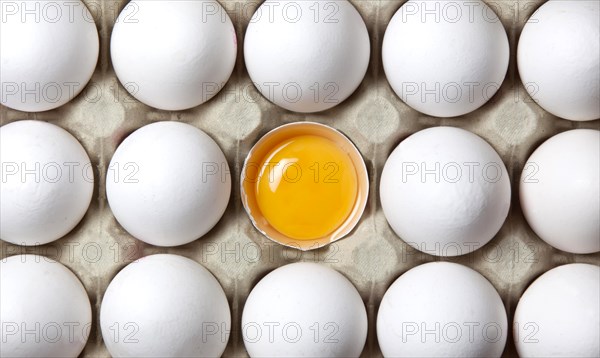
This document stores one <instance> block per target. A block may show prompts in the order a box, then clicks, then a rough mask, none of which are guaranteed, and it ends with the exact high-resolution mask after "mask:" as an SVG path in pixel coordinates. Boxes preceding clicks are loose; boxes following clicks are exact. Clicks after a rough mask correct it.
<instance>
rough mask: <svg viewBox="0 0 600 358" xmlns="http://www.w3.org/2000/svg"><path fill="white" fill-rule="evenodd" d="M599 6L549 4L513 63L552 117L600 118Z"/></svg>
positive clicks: (591, 2)
mask: <svg viewBox="0 0 600 358" xmlns="http://www.w3.org/2000/svg"><path fill="white" fill-rule="evenodd" d="M598 38H600V2H599V1H597V0H578V1H564V0H550V1H548V2H546V3H544V4H543V5H542V6H541V7H540V8H539V9H538V10H537V11H536V12H535V13H534V14H533V15H532V16H531V18H530V19H529V20H528V21H527V24H526V25H525V27H524V28H523V32H522V33H521V37H520V39H519V47H518V50H517V64H518V67H519V75H520V76H521V80H522V81H523V85H524V86H525V89H526V90H527V92H528V93H529V95H530V96H531V97H532V98H533V99H534V100H535V101H536V102H537V103H538V104H539V105H540V106H541V107H542V108H544V109H545V110H546V111H548V112H550V113H552V114H554V115H555V116H558V117H562V118H566V119H570V120H574V121H589V120H594V119H598V118H600V84H599V83H600V42H599V41H598Z"/></svg>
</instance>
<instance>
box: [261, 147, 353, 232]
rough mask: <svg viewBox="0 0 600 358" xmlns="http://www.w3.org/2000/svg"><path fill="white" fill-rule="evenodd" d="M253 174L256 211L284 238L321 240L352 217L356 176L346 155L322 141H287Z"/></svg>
mask: <svg viewBox="0 0 600 358" xmlns="http://www.w3.org/2000/svg"><path fill="white" fill-rule="evenodd" d="M259 168H260V170H259V174H258V180H257V181H256V188H255V189H256V200H257V203H258V207H259V208H260V211H261V212H262V214H263V216H264V218H265V219H266V220H267V221H268V222H269V224H270V225H271V226H272V227H273V228H275V229H276V230H277V231H279V232H280V233H281V234H283V235H285V236H287V237H290V238H292V239H296V240H313V239H318V238H321V237H324V236H326V235H329V234H331V233H333V232H335V231H336V229H338V228H339V227H340V226H341V225H342V224H343V223H344V222H345V221H346V219H347V218H348V217H349V216H350V214H351V213H352V210H353V208H354V204H355V202H356V199H357V193H358V176H357V173H356V170H355V168H354V164H353V162H352V160H351V159H350V157H349V155H348V154H347V153H346V152H345V151H344V150H343V149H341V148H340V147H339V146H338V145H336V143H335V142H333V141H331V140H329V139H327V138H323V137H320V136H316V135H299V136H297V137H293V138H291V139H287V140H286V141H283V142H281V143H279V144H278V145H276V146H275V147H274V148H272V149H271V150H270V152H269V153H268V154H267V155H266V156H265V158H264V160H263V162H262V163H261V165H260V167H259Z"/></svg>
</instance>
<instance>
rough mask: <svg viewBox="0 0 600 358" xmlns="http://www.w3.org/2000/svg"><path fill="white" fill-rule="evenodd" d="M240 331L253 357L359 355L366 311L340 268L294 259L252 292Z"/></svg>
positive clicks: (365, 323) (363, 342) (270, 274)
mask: <svg viewBox="0 0 600 358" xmlns="http://www.w3.org/2000/svg"><path fill="white" fill-rule="evenodd" d="M242 336H243V338H244V345H245V346H246V350H247V351H248V354H249V355H250V356H251V357H358V356H360V354H361V352H362V350H363V346H364V345H365V340H366V338H367V312H366V310H365V306H364V303H363V301H362V299H361V297H360V295H359V293H358V291H357V290H356V288H354V286H353V285H352V283H351V282H350V281H348V279H346V278H345V277H344V276H343V275H342V274H340V273H339V272H337V271H335V270H333V269H330V268H328V267H326V266H323V265H319V264H315V263H306V262H300V263H293V264H289V265H286V266H283V267H280V268H278V269H276V270H275V271H272V272H271V273H269V274H268V275H267V276H265V277H264V278H263V279H262V280H260V282H259V283H258V284H257V285H256V286H255V287H254V289H253V290H252V292H250V295H249V296H248V300H247V301H246V304H245V306H244V311H243V313H242Z"/></svg>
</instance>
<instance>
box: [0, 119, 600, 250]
mask: <svg viewBox="0 0 600 358" xmlns="http://www.w3.org/2000/svg"><path fill="white" fill-rule="evenodd" d="M299 124H300V123H299ZM303 124H306V123H303ZM288 126H290V125H288ZM291 126H294V125H293V124H292V125H291ZM320 127H326V126H322V125H320ZM0 139H1V150H2V158H1V161H2V177H3V181H2V184H1V187H0V188H1V195H2V203H1V205H2V211H1V214H0V215H1V221H2V227H1V229H0V238H1V239H2V240H5V241H8V242H11V243H14V244H17V245H40V244H46V243H49V242H51V241H54V240H57V239H59V238H61V237H63V236H64V235H66V234H67V233H69V232H70V231H71V230H72V229H73V228H74V227H75V226H76V225H77V224H78V222H79V221H80V220H81V219H82V218H83V216H84V215H85V213H86V211H87V209H88V206H89V205H90V201H91V198H92V192H93V188H94V174H93V169H92V166H91V164H90V159H89V158H88V156H87V154H86V152H85V150H84V149H83V147H82V146H81V144H79V142H78V141H77V140H76V139H75V138H74V137H73V136H72V135H71V134H69V133H68V132H67V131H65V130H63V129H62V128H60V127H58V126H55V125H53V124H50V123H46V122H42V121H31V120H24V121H17V122H13V123H10V124H7V125H4V126H2V127H0ZM598 148H600V132H598V131H596V130H591V129H576V130H571V131H567V132H564V133H560V134H558V135H556V136H554V137H552V138H550V139H549V140H547V141H546V142H545V143H543V144H542V145H541V146H540V147H539V148H538V149H537V150H535V151H534V153H533V154H532V155H531V157H530V158H529V160H528V161H527V163H526V164H525V166H524V170H523V173H522V175H521V180H520V185H519V189H520V201H521V207H522V209H523V212H524V215H525V217H526V219H527V221H528V223H529V224H530V226H531V227H532V229H533V230H534V231H535V232H536V233H537V234H538V236H539V237H540V238H542V239H543V240H544V241H546V242H547V243H549V244H550V245H552V246H554V247H556V248H558V249H560V250H563V251H567V252H571V253H579V254H586V253H593V252H598V251H600V242H599V240H598V238H599V237H600V233H599V228H598V227H599V220H600V219H599V218H600V192H599V191H600V151H599V150H598ZM321 155H324V153H321ZM208 166H210V167H208ZM362 170H364V171H365V173H364V175H365V176H366V169H365V168H364V167H363V168H362ZM106 171H107V173H106V196H107V199H108V202H109V205H110V208H111V210H112V212H113V214H114V216H115V217H116V219H117V220H118V222H119V223H120V224H121V225H122V227H123V228H125V230H127V231H128V232H129V233H130V234H131V235H132V236H134V237H135V238H137V239H139V240H142V241H144V242H147V243H149V244H152V245H157V246H178V245H183V244H187V243H190V242H192V241H194V240H196V239H198V238H200V237H202V236H203V235H205V234H206V233H207V232H208V231H209V230H210V229H211V228H212V227H213V226H214V225H216V223H217V222H218V221H219V220H220V218H221V216H222V215H223V213H224V212H225V210H226V207H227V205H228V202H229V198H230V193H231V174H230V172H229V165H228V163H227V160H226V158H225V155H224V154H223V152H222V151H221V149H220V148H219V146H218V145H217V144H216V143H215V141H214V140H213V139H212V138H210V137H209V136H208V135H207V134H206V133H204V132H203V131H201V130H199V129H197V128H196V127H193V126H191V125H188V124H184V123H180V122H157V123H153V124H150V125H146V126H144V127H142V128H140V129H138V130H137V131H135V132H134V133H132V134H131V135H130V136H128V137H127V138H126V139H125V140H124V141H123V143H121V145H120V146H119V147H118V148H117V151H116V152H115V154H114V156H113V158H112V160H111V164H110V165H109V166H108V168H107V169H106ZM241 181H242V182H244V178H243V177H242V179H241ZM343 184H345V183H341V182H340V183H337V184H336V185H334V184H329V185H328V186H327V188H326V190H337V187H338V186H340V185H343ZM295 185H297V184H295ZM303 189H305V188H304V187H303V186H300V187H297V188H290V189H289V190H303ZM307 190H311V188H310V187H309V188H308V189H307ZM301 195H308V193H307V192H301ZM319 195H323V194H319ZM349 195H355V193H350V194H349ZM365 195H366V193H365ZM352 197H353V198H354V196H352ZM380 199H381V204H382V207H383V211H384V214H385V216H386V218H387V220H388V222H389V223H390V226H391V227H392V229H393V230H394V231H395V232H396V234H397V235H398V236H399V237H400V238H401V239H402V240H404V241H405V242H407V243H408V244H410V245H411V246H413V247H415V248H416V249H418V250H421V251H423V252H427V253H430V254H434V255H437V256H457V255H463V254H467V253H469V252H472V251H474V250H477V249H478V248H480V247H481V246H483V245H485V244H486V243H487V242H488V241H490V240H491V239H492V238H493V237H494V236H495V235H496V234H497V233H498V231H499V230H500V228H501V227H502V225H503V223H504V221H505V219H506V217H507V215H508V211H509V207H510V203H511V185H510V179H509V174H508V172H507V169H506V167H505V165H504V163H503V162H502V159H501V158H500V156H499V155H498V154H497V153H496V151H495V150H494V149H493V148H492V146H490V145H489V144H488V143H487V142H486V141H485V140H484V139H482V138H481V137H479V136H477V135H475V134H473V133H471V132H468V131H466V130H463V129H458V128H453V127H433V128H429V129H425V130H422V131H419V132H417V133H415V134H413V135H411V136H409V137H408V138H406V139H405V140H403V141H402V142H401V143H400V144H399V145H398V147H397V148H396V149H395V150H394V151H393V152H392V154H391V155H390V157H389V158H388V160H387V162H386V164H385V166H384V168H383V173H382V175H381V182H380ZM242 200H244V198H242ZM363 201H366V197H364V198H363ZM289 205H291V206H294V207H296V206H298V205H300V204H298V205H297V204H296V203H295V202H289ZM315 205H320V204H319V202H317V203H315ZM297 208H298V209H300V210H314V209H315V208H314V207H309V206H304V207H303V206H301V205H300V206H298V207H297ZM363 209H364V207H363ZM280 210H282V209H281V208H280ZM283 210H285V208H283ZM248 213H249V214H250V216H251V217H250V218H251V219H252V221H253V223H254V224H255V225H257V224H256V221H257V217H255V216H254V217H253V214H252V213H251V212H248ZM361 214H362V211H361V212H359V213H358V215H357V216H356V218H352V219H355V221H354V222H353V225H356V223H357V222H358V218H359V217H360V215H361ZM298 215H299V214H298V213H297V212H296V213H295V214H293V215H292V214H291V215H289V216H288V217H284V218H283V219H284V220H287V221H297V220H299V219H298ZM257 228H258V229H259V231H261V232H263V233H264V231H263V230H261V227H259V226H257ZM334 229H335V228H334ZM351 229H352V227H350V230H351ZM267 236H268V237H269V235H267ZM270 238H271V237H270ZM329 242H331V241H327V242H325V243H322V245H324V244H327V243H329ZM322 245H318V246H314V247H312V248H317V247H319V246H322Z"/></svg>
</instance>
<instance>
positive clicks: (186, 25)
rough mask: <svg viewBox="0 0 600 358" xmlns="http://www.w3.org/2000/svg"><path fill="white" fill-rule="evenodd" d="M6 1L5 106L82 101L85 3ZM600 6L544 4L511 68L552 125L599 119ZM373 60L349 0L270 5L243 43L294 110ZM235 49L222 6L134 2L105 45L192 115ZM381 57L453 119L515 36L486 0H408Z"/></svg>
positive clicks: (126, 72) (136, 76) (152, 96)
mask: <svg viewBox="0 0 600 358" xmlns="http://www.w3.org/2000/svg"><path fill="white" fill-rule="evenodd" d="M77 1H78V2H79V1H80V0H77ZM0 3H2V8H3V9H4V13H5V14H4V18H5V21H3V31H2V39H1V41H0V45H1V47H2V49H1V51H0V56H1V63H2V68H1V76H0V77H1V78H2V88H1V89H0V91H2V92H1V94H2V95H1V96H0V97H1V98H2V102H1V103H2V104H3V105H6V106H8V107H11V108H14V109H18V110H24V111H44V110H49V109H53V108H56V107H59V106H61V105H63V104H65V103H66V102H67V101H69V100H70V99H72V98H73V97H74V96H75V95H77V94H78V93H80V92H81V91H82V90H83V88H84V87H85V85H86V84H87V82H88V81H89V80H90V77H91V76H92V73H93V72H94V68H95V66H96V62H97V58H98V52H99V42H98V35H97V32H96V27H95V26H94V22H93V20H91V19H92V17H91V15H90V14H89V12H87V9H86V8H85V5H84V4H83V3H81V2H79V3H78V4H75V3H72V2H66V3H62V4H61V3H60V2H59V3H56V2H52V1H50V0H36V1H29V2H20V3H19V2H13V1H8V0H2V1H0ZM49 5H52V6H49ZM46 8H50V10H46ZM599 8H600V6H599V3H598V1H595V0H582V1H561V0H550V1H548V2H547V3H545V4H544V5H542V6H541V7H540V8H539V9H538V10H537V11H536V12H535V13H534V14H533V16H532V17H531V18H530V20H529V21H528V23H527V24H526V26H525V28H524V29H523V32H522V34H521V37H520V41H519V47H518V53H517V60H518V61H517V62H518V68H519V73H520V76H521V79H522V80H523V84H524V87H525V88H526V89H527V91H528V92H529V94H530V95H531V96H532V97H533V98H534V100H535V101H536V102H537V103H538V104H539V105H541V106H542V107H543V108H544V109H546V110H547V111H548V112H550V113H552V114H554V115H556V116H558V117H562V118H566V119H570V120H578V121H579V120H594V119H597V118H600V104H599V101H598V99H599V98H600V88H599V86H598V85H597V84H598V81H599V80H600V65H599V63H600V55H599V52H600V51H599V45H598V41H597V40H598V37H599V31H600V30H599V27H600V20H599V17H600V16H599ZM36 9H37V14H36ZM73 9H75V10H73ZM82 9H83V11H82ZM45 10H46V11H45ZM32 11H33V14H32ZM67 14H69V15H70V16H67ZM370 53H371V47H370V39H369V33H368V31H367V27H366V26H365V23H364V21H363V20H362V18H361V16H360V14H359V13H358V11H357V10H356V9H355V8H354V7H353V6H352V4H351V3H350V2H348V1H347V0H335V1H330V0H328V1H322V0H315V1H298V2H295V1H288V0H282V1H275V0H267V1H265V2H264V3H263V4H262V5H261V6H260V7H259V8H258V9H257V11H256V13H255V14H254V17H253V18H252V20H251V21H250V23H249V25H248V27H247V30H246V34H245V39H244V57H245V65H246V68H247V70H248V73H249V75H250V78H251V79H252V81H253V83H254V84H255V85H256V87H257V89H258V90H259V91H260V92H261V93H262V94H263V95H264V96H265V97H266V98H267V99H269V100H270V101H271V102H273V103H275V104H277V105H279V106H281V107H283V108H285V109H288V110H291V111H295V112H305V113H307V112H317V111H323V110H326V109H329V108H331V107H333V106H335V105H336V104H338V103H340V102H342V101H344V100H345V99H346V98H348V97H349V96H350V95H351V94H352V93H353V92H354V91H355V90H356V89H357V87H358V86H359V85H360V83H361V81H362V79H363V77H364V75H365V73H366V71H367V67H368V64H369V59H370ZM236 55H237V39H236V34H235V29H234V27H233V24H232V22H231V20H230V18H229V16H228V15H227V13H226V12H225V10H224V9H223V8H222V7H221V5H220V4H219V3H218V2H216V1H214V0H202V1H176V2H173V1H140V0H132V1H130V2H129V3H128V4H127V6H125V8H124V9H123V11H122V12H121V15H120V16H119V18H118V19H117V21H116V24H115V26H114V29H113V33H112V38H111V57H112V64H113V66H114V69H115V72H116V74H117V77H118V78H119V80H120V81H121V83H122V84H123V86H124V87H125V88H126V89H127V90H128V91H129V92H130V93H131V94H132V95H133V96H134V97H135V98H137V99H138V100H139V101H141V102H143V103H145V104H147V105H149V106H152V107H155V108H158V109H163V110H184V109H189V108H192V107H195V106H198V105H200V104H202V103H204V102H206V101H207V100H209V99H210V98H212V97H213V96H214V95H215V94H216V93H217V92H218V91H219V90H220V89H221V88H223V86H224V85H225V83H226V82H227V81H228V79H229V77H230V75H231V73H232V70H233V68H234V64H235V62H236ZM382 60H383V66H384V69H385V73H386V75H387V78H388V81H389V83H390V85H391V87H392V88H393V90H394V91H395V92H396V94H397V95H398V96H399V97H400V98H401V99H402V100H403V101H404V102H405V103H406V104H408V105H409V106H410V107H412V108H414V109H416V110H418V111H420V112H423V113H425V114H428V115H432V116H437V117H454V116H460V115H463V114H466V113H469V112H472V111H474V110H476V109H477V108H479V107H481V106H482V105H483V104H484V103H485V102H487V100H488V99H489V98H490V97H491V96H493V95H494V94H495V93H496V92H497V90H498V89H499V88H500V85H501V84H502V82H503V80H504V77H505V75H506V72H507V68H508V63H509V42H508V38H507V35H506V32H505V30H504V27H503V26H502V24H501V22H500V20H499V18H498V16H497V15H496V14H495V13H494V11H493V10H492V9H491V8H490V7H489V6H488V5H486V4H485V3H484V2H482V1H481V0H476V1H458V2H457V1H419V0H410V1H408V2H406V3H405V4H403V6H402V7H400V9H399V10H398V11H397V12H396V14H395V15H394V16H393V18H392V19H391V20H390V22H389V25H388V27H387V30H386V32H385V36H384V39H383V47H382Z"/></svg>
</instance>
